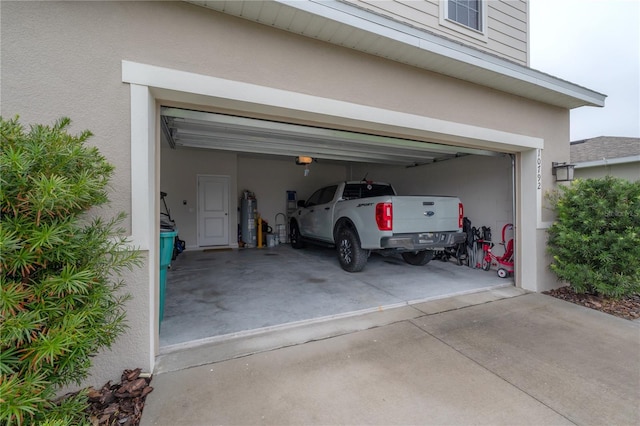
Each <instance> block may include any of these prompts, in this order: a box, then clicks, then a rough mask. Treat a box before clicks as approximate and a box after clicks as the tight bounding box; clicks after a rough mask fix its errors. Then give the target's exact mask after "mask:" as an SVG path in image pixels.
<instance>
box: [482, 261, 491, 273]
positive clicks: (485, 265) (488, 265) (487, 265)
mask: <svg viewBox="0 0 640 426" xmlns="http://www.w3.org/2000/svg"><path fill="white" fill-rule="evenodd" d="M482 269H483V270H485V271H488V270H489V269H491V261H490V260H487V259H482Z"/></svg>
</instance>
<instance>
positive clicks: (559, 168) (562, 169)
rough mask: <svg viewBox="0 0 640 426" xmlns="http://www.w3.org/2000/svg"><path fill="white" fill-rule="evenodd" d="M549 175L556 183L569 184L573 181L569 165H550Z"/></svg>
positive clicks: (571, 166)
mask: <svg viewBox="0 0 640 426" xmlns="http://www.w3.org/2000/svg"><path fill="white" fill-rule="evenodd" d="M551 167H552V170H551V173H552V174H553V175H554V176H555V177H556V182H571V181H572V180H573V168H574V167H575V165H573V164H569V163H556V162H555V161H554V162H553V163H551Z"/></svg>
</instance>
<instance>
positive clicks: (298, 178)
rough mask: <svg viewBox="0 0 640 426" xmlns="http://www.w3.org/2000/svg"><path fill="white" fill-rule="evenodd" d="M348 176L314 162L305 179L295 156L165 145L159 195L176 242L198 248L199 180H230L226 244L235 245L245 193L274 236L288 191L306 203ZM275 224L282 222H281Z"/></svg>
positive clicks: (341, 169)
mask: <svg viewBox="0 0 640 426" xmlns="http://www.w3.org/2000/svg"><path fill="white" fill-rule="evenodd" d="M346 173H347V166H346V164H336V163H324V164H322V163H314V164H311V165H310V166H309V175H308V176H306V177H305V176H304V167H303V166H298V165H296V164H295V162H294V159H293V157H291V158H267V157H259V158H257V157H256V158H253V157H246V156H242V154H240V155H238V154H236V153H232V152H224V151H213V150H208V149H195V148H181V149H177V150H172V149H170V148H168V147H167V146H165V145H164V144H163V146H162V149H161V161H160V190H161V191H164V192H166V193H167V194H168V195H167V198H166V202H167V207H169V209H170V210H171V217H172V218H173V219H174V220H175V221H176V224H177V225H178V228H179V233H180V238H181V239H183V240H185V242H186V245H187V249H191V250H192V249H197V248H198V240H197V232H198V227H197V226H198V225H197V201H198V190H197V179H198V175H224V176H229V177H230V181H229V183H230V189H229V245H231V246H236V245H237V239H236V235H237V225H238V222H239V212H238V205H239V200H240V198H241V196H242V192H243V191H244V190H249V191H251V192H253V193H254V194H255V195H256V198H257V199H258V211H259V213H260V215H261V216H262V217H263V218H264V219H265V220H266V221H267V222H268V223H269V225H270V226H271V227H272V228H273V230H274V232H275V216H276V214H277V213H285V214H286V191H289V190H291V191H296V192H297V195H298V198H299V199H305V198H306V197H308V196H309V195H311V193H312V192H313V191H315V190H316V189H318V188H320V187H322V186H324V185H326V184H329V183H332V182H336V181H339V180H344V179H346ZM183 200H186V201H187V205H184V204H183V203H182V201H183ZM162 210H163V211H164V208H163V209H162ZM278 223H284V222H283V219H282V217H280V218H278Z"/></svg>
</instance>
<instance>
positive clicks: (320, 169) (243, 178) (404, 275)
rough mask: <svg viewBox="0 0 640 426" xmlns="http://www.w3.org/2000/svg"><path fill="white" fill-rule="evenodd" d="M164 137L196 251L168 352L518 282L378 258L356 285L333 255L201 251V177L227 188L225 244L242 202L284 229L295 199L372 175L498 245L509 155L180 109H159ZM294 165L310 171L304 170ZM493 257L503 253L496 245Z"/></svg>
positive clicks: (178, 271) (183, 278)
mask: <svg viewBox="0 0 640 426" xmlns="http://www.w3.org/2000/svg"><path fill="white" fill-rule="evenodd" d="M161 127H162V138H161V139H162V151H161V189H162V190H163V191H165V192H167V193H168V194H169V196H168V200H169V202H170V207H171V209H172V215H173V216H174V218H175V219H176V222H177V223H178V226H179V228H180V235H181V238H183V239H185V240H186V241H187V247H188V249H189V250H188V251H187V252H186V253H185V254H184V255H181V256H179V257H178V259H177V260H176V262H175V263H174V265H173V266H172V270H171V271H170V273H169V274H168V282H167V297H166V304H167V306H166V309H165V314H164V322H163V325H162V328H161V333H160V343H161V347H163V351H167V350H168V351H171V350H173V349H175V348H181V347H183V345H188V344H191V343H188V342H193V341H203V340H204V341H207V339H216V338H219V336H221V335H223V336H224V335H226V336H229V335H232V336H237V335H238V334H239V333H240V334H242V333H248V332H251V331H250V330H255V329H265V328H272V327H276V326H279V325H282V324H291V323H300V322H305V321H317V320H318V319H321V318H333V317H336V316H341V315H347V314H349V313H350V312H351V313H353V312H359V313H361V312H366V311H367V310H378V309H385V308H387V307H392V306H402V305H406V304H410V303H415V302H417V301H422V300H429V299H433V298H440V297H444V296H445V295H448V294H460V293H464V292H473V291H478V290H479V289H484V288H490V287H495V286H501V285H512V284H513V281H512V280H511V279H510V278H507V279H506V280H505V279H501V278H499V277H498V276H497V274H496V272H495V269H494V270H493V271H490V272H485V271H483V270H482V269H475V268H468V267H466V266H458V265H457V264H456V263H455V262H454V261H452V262H443V261H442V260H434V261H432V262H431V263H429V264H428V265H425V266H424V268H423V267H420V268H416V267H411V266H409V265H406V264H405V263H404V262H403V261H402V260H401V259H393V258H384V257H381V256H376V257H375V258H374V256H372V259H370V262H369V263H368V265H367V269H366V270H365V272H364V273H361V274H357V275H354V274H348V273H345V272H344V271H342V270H341V269H340V267H339V264H338V262H337V259H336V257H335V254H334V251H333V250H331V249H326V248H316V247H312V248H310V249H309V250H303V251H295V250H292V249H291V248H290V247H289V246H288V245H281V246H278V247H275V248H264V249H262V250H259V249H255V250H254V249H248V250H238V245H237V244H234V243H233V239H232V238H230V244H228V245H223V246H204V247H203V246H200V245H199V244H198V243H197V242H198V241H199V238H198V236H197V232H198V230H197V223H198V218H197V212H198V205H197V204H198V198H197V190H196V187H195V185H196V184H197V181H198V177H202V176H227V177H228V178H229V185H230V186H229V191H230V197H229V200H230V206H229V214H230V218H229V227H230V230H229V235H236V234H237V233H238V228H239V227H238V224H240V223H241V217H240V214H239V213H238V209H239V208H240V207H241V203H240V199H241V198H242V197H243V194H244V193H245V192H250V193H252V194H254V195H255V197H256V199H257V210H258V211H259V213H260V215H261V217H263V218H264V219H265V220H266V221H267V222H268V224H269V225H268V226H269V227H270V228H271V229H272V230H273V231H275V229H276V225H278V224H283V223H285V220H286V219H285V217H286V213H287V196H288V194H290V193H292V192H293V193H295V194H296V196H297V198H298V199H304V198H306V197H308V196H309V195H311V193H312V192H313V191H314V190H315V189H317V188H319V187H322V186H324V185H326V184H330V183H333V182H336V181H340V180H360V179H361V178H362V177H363V176H367V178H368V179H373V180H376V181H385V182H389V183H392V184H393V185H394V187H395V188H396V191H397V192H398V193H399V194H401V195H410V194H432V195H455V196H458V197H459V198H460V199H461V200H462V201H463V203H464V204H465V215H466V216H467V217H469V218H470V219H471V221H472V224H473V226H474V227H476V228H477V229H481V228H482V227H483V226H485V227H487V228H491V229H492V230H493V232H494V236H495V238H494V241H496V242H499V237H500V230H501V229H502V227H503V226H505V225H506V224H508V223H512V221H513V180H512V179H513V168H512V167H513V162H512V158H511V157H510V156H509V155H507V154H503V153H500V152H494V151H491V150H482V149H477V148H471V147H463V146H454V145H446V144H443V143H434V142H429V141H420V140H413V139H403V138H397V137H389V136H381V135H376V134H368V133H365V132H353V131H347V130H344V129H330V128H323V127H318V126H309V125H301V124H293V123H285V122H278V121H270V120H262V119H255V118H249V117H240V116H233V115H226V114H218V113H211V112H202V111H196V110H187V109H180V108H173V107H162V108H161ZM298 156H309V157H312V158H313V159H314V161H313V163H312V164H310V165H308V166H303V167H301V166H300V165H297V164H296V162H295V158H296V157H298ZM305 168H309V169H310V170H308V171H310V173H303V171H304V169H305ZM279 214H282V216H279ZM494 250H495V251H496V253H497V254H501V247H500V246H499V245H497V244H496V247H495V249H494ZM444 260H446V259H444ZM216 336H218V337H216Z"/></svg>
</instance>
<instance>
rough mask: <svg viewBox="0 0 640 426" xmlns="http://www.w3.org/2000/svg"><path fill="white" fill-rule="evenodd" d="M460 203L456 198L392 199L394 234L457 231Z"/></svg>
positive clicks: (404, 197)
mask: <svg viewBox="0 0 640 426" xmlns="http://www.w3.org/2000/svg"><path fill="white" fill-rule="evenodd" d="M459 202H460V201H459V199H458V198H456V197H431V196H424V197H423V196H396V197H392V203H393V233H394V234H403V233H413V232H426V231H428V232H442V231H456V230H458V229H459V228H458V208H459V206H458V204H459Z"/></svg>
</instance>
